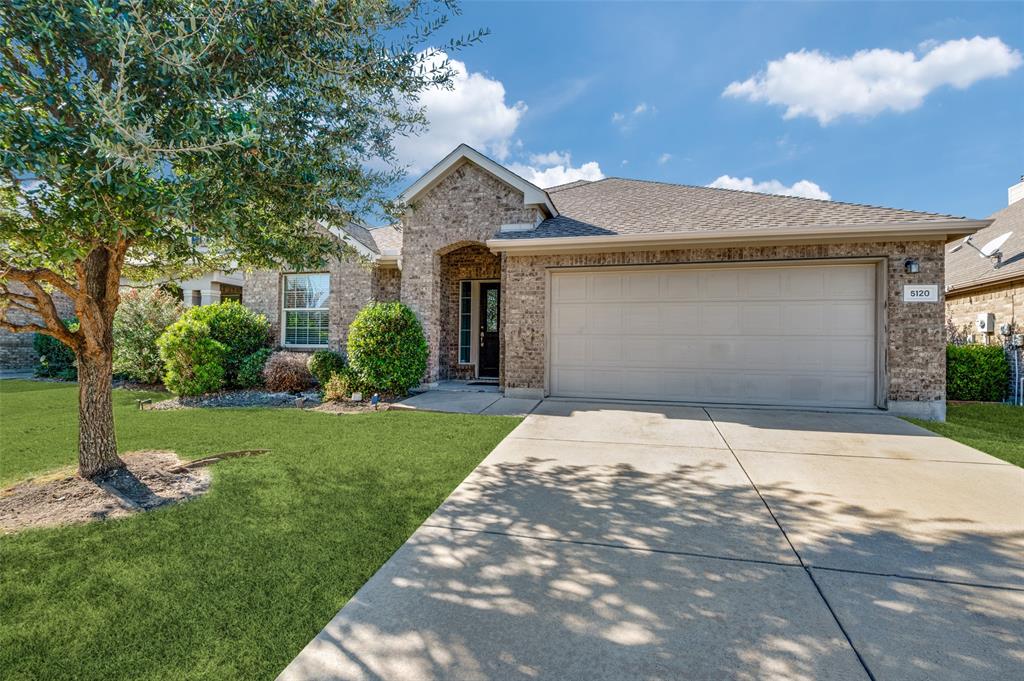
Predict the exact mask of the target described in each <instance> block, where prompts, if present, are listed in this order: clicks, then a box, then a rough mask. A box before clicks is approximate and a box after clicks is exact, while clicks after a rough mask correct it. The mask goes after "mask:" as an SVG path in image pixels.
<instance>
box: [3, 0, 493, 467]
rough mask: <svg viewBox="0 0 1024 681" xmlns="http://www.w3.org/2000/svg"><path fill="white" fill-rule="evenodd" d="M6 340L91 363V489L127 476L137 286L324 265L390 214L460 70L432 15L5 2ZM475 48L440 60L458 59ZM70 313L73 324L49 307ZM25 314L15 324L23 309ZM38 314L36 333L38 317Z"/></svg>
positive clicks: (369, 2) (85, 368) (438, 5)
mask: <svg viewBox="0 0 1024 681" xmlns="http://www.w3.org/2000/svg"><path fill="white" fill-rule="evenodd" d="M0 8H2V9H0V12H2V16H0V327H2V328H4V329H8V330H11V331H16V332H38V333H42V334H48V335H50V336H53V337H54V338H57V339H59V340H61V341H63V342H64V343H65V344H67V345H68V346H70V347H71V348H72V349H73V350H74V352H75V355H76V357H77V360H78V377H79V378H78V382H79V473H80V474H81V475H83V476H85V477H93V476H96V475H98V474H101V473H104V472H106V471H109V470H111V469H114V468H118V467H120V466H122V465H123V463H122V462H121V460H120V458H119V457H118V454H117V443H116V440H115V437H114V422H113V412H112V409H111V373H112V372H111V366H112V359H111V358H112V345H113V333H112V327H113V319H114V312H115V310H116V309H117V306H118V301H119V295H118V293H119V283H120V281H121V280H122V277H128V278H130V279H132V280H136V281H137V280H142V279H146V278H152V277H157V276H168V275H172V276H173V275H174V274H177V273H182V272H184V271H186V270H189V269H191V270H196V269H203V268H212V267H217V266H223V265H224V263H225V262H227V261H230V262H232V263H235V264H237V265H239V266H241V267H272V266H274V265H275V264H277V263H281V262H287V263H289V264H291V265H293V266H308V267H315V266H318V265H320V264H321V263H322V262H323V261H324V260H325V259H326V258H328V257H331V256H334V255H337V249H338V248H339V246H338V242H337V241H336V240H333V239H330V238H327V237H325V236H324V233H323V231H322V230H320V229H318V228H317V227H316V226H315V225H317V224H319V223H321V222H322V221H331V220H338V221H345V220H348V219H350V218H352V217H353V216H356V215H358V214H360V213H363V212H365V211H372V210H378V209H386V207H387V201H386V196H387V190H388V187H389V186H390V185H391V184H392V183H393V181H394V180H395V177H396V172H398V168H397V167H396V166H395V165H394V160H395V159H394V147H393V144H392V143H393V140H394V139H395V137H396V136H397V135H406V134H414V133H417V132H421V131H422V126H423V124H424V123H425V121H424V118H423V115H422V111H421V110H420V109H419V107H418V105H417V95H418V94H419V93H421V92H422V91H424V90H425V89H427V88H431V87H446V86H449V85H450V83H451V78H452V72H451V70H450V69H449V67H448V64H447V62H445V61H442V60H439V59H438V58H437V57H436V51H434V52H432V51H431V50H430V49H425V46H426V45H427V44H428V43H429V42H431V41H432V40H433V36H436V34H437V31H438V30H439V29H441V28H442V27H443V26H444V25H445V21H446V19H447V18H448V17H449V16H450V15H451V14H452V13H454V12H456V11H457V8H456V7H455V6H454V5H453V4H452V3H451V2H446V1H441V2H435V1H433V0H335V1H329V0H190V1H185V0H134V1H132V2H121V1H117V0H71V1H68V2H63V1H61V0H0ZM479 35H480V34H479V33H477V34H473V35H470V36H465V37H462V38H457V39H455V40H452V41H449V42H448V43H447V44H445V45H436V44H435V45H436V47H440V48H441V49H443V50H451V49H458V48H459V47H461V46H462V45H465V44H467V43H469V42H472V41H474V40H476V39H477V38H478V37H479ZM58 292H59V293H60V294H63V295H65V296H67V297H68V298H70V299H71V301H72V302H73V304H74V310H75V316H76V317H77V319H78V322H79V326H78V327H77V329H76V328H74V327H69V326H67V325H66V324H65V323H64V321H63V320H62V319H61V318H60V317H59V315H58V312H57V307H56V306H55V304H54V300H53V297H54V295H55V294H56V293H58ZM15 311H17V312H19V313H20V314H17V315H16V314H11V313H12V312H15ZM25 314H28V315H30V317H31V318H32V319H34V320H35V321H29V322H25V321H24V315H25Z"/></svg>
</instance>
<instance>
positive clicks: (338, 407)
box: [310, 402, 391, 414]
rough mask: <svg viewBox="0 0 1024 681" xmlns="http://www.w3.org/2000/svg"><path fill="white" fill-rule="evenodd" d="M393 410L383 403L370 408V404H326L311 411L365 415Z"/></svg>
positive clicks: (389, 405) (388, 404) (386, 403)
mask: <svg viewBox="0 0 1024 681" xmlns="http://www.w3.org/2000/svg"><path fill="white" fill-rule="evenodd" d="M390 408H391V404H390V403H388V402H381V403H380V404H378V405H377V406H376V407H372V406H370V403H369V402H324V403H323V404H321V405H320V406H318V407H314V408H313V409H311V410H310V411H320V412H324V413H325V414H365V413H368V412H374V411H387V410H388V409H390Z"/></svg>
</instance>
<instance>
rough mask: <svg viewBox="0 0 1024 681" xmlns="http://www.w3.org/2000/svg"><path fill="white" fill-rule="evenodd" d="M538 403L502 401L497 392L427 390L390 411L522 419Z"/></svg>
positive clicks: (538, 401) (405, 400) (514, 399)
mask: <svg viewBox="0 0 1024 681" xmlns="http://www.w3.org/2000/svg"><path fill="white" fill-rule="evenodd" d="M538 404H540V400H524V399H519V398H514V397H503V396H502V394H501V392H499V391H498V390H479V391H473V390H471V389H462V390H430V391H427V392H423V393H420V394H418V395H413V396H412V397H408V398H406V399H404V400H402V401H401V402H399V403H397V404H394V405H392V409H396V408H397V409H416V410H420V411H446V412H452V413H456V414H484V415H487V416H526V415H527V414H529V413H530V412H531V411H533V409H534V407H536V406H537V405H538Z"/></svg>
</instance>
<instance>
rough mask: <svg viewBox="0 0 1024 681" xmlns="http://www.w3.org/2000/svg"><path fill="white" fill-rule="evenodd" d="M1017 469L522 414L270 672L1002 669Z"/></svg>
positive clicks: (794, 676)
mask: <svg viewBox="0 0 1024 681" xmlns="http://www.w3.org/2000/svg"><path fill="white" fill-rule="evenodd" d="M1022 661H1024V471H1022V470H1021V469H1019V468H1017V467H1015V466H1011V465H1009V464H1006V463H1003V462H1001V461H999V460H997V459H994V458H992V457H989V456H987V455H985V454H982V453H981V452H978V451H976V450H974V449H971V448H969V447H966V446H963V445H960V444H958V443H955V442H952V441H950V440H946V439H943V438H940V437H937V436H935V435H932V434H931V433H928V432H927V431H924V430H922V429H919V428H917V427H915V426H912V425H910V424H907V423H905V422H903V421H900V420H898V419H895V418H891V417H887V416H876V415H858V414H824V413H809V412H803V413H801V412H789V411H770V410H742V409H725V408H708V409H703V408H699V407H648V406H643V407H641V406H630V405H612V404H586V403H570V402H559V401H552V400H548V401H545V402H543V403H541V404H540V406H539V407H538V408H537V409H535V410H534V412H533V414H531V415H530V416H529V417H528V418H527V419H526V420H525V421H524V422H523V423H522V424H521V425H520V426H519V427H518V428H517V429H516V430H515V431H514V432H513V433H512V434H511V435H510V436H509V437H508V438H506V439H505V440H504V441H503V442H502V443H501V444H500V445H499V446H498V447H497V448H496V449H495V450H494V451H493V452H492V453H491V454H490V455H489V456H488V457H487V458H486V459H485V460H484V461H483V463H481V465H480V466H479V467H478V468H477V469H476V470H475V471H474V472H473V473H472V474H471V475H470V476H469V477H468V478H467V479H466V480H465V481H464V482H463V483H462V484H461V485H460V486H459V487H458V488H457V489H456V490H455V491H454V492H453V493H452V495H451V497H450V498H449V499H448V500H447V501H446V502H445V503H444V504H443V505H442V506H441V507H440V508H439V509H438V510H437V511H436V512H435V513H434V514H433V516H431V517H430V518H429V519H428V520H427V521H426V522H425V523H424V524H423V526H422V527H421V528H420V529H419V530H417V531H416V532H415V533H414V534H413V536H412V537H411V538H410V539H409V541H408V542H406V544H405V545H404V546H402V548H400V549H399V550H398V551H397V552H396V553H395V554H394V556H392V558H391V559H390V560H389V561H388V562H387V563H386V564H385V565H384V566H383V567H382V568H381V569H380V570H379V571H378V572H377V574H375V575H374V576H373V577H372V578H371V579H370V580H369V581H368V582H367V583H366V585H364V587H363V588H362V589H361V590H360V591H359V592H358V593H357V594H356V596H355V597H354V598H353V599H352V600H351V601H350V602H349V603H348V604H347V605H346V606H345V607H344V608H343V609H342V610H341V612H339V613H338V615H337V616H336V617H335V618H334V619H333V620H332V621H331V622H330V623H329V624H328V625H327V626H326V627H325V628H324V630H323V631H322V632H321V633H320V634H319V635H318V636H317V637H316V638H315V639H314V640H313V641H311V642H310V643H309V645H308V646H306V648H305V649H304V650H303V651H302V652H301V654H300V655H299V656H298V657H297V658H296V659H295V660H294V661H293V662H292V663H291V664H290V665H289V666H288V668H287V669H286V670H285V671H284V672H283V673H282V675H281V678H282V679H286V680H289V681H290V680H296V679H360V680H363V679H388V680H391V679H396V680H397V679H402V680H427V679H457V680H459V681H472V680H474V679H480V680H484V679H486V680H496V679H502V680H504V679H524V680H525V679H533V680H536V679H551V680H556V679H557V680H569V679H580V680H588V681H590V680H597V679H609V680H615V681H620V680H626V679H780V680H782V679H786V680H789V681H792V680H803V681H812V680H815V679H828V680H842V679H879V680H882V679H885V680H889V679H893V680H896V679H899V680H901V681H902V680H906V679H910V680H914V679H921V680H925V679H927V680H928V681H936V680H941V679H1008V678H1013V677H1018V676H1019V675H1020V671H1021V669H1022V664H1024V662H1022Z"/></svg>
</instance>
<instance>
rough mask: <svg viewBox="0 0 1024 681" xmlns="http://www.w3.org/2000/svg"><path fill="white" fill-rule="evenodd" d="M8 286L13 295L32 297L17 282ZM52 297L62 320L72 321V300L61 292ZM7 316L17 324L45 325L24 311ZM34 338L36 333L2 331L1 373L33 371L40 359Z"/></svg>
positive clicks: (16, 311)
mask: <svg viewBox="0 0 1024 681" xmlns="http://www.w3.org/2000/svg"><path fill="white" fill-rule="evenodd" d="M8 286H9V287H10V289H11V291H12V292H13V293H20V294H22V295H31V292H30V291H29V290H28V289H27V288H25V286H24V285H22V284H19V283H17V282H10V283H9V284H8ZM52 297H53V303H54V305H56V307H57V312H58V314H60V316H61V318H62V319H70V318H71V317H74V316H75V305H74V303H72V302H71V299H70V298H68V297H67V296H66V295H64V294H63V293H61V292H60V291H54V292H53V294H52ZM7 316H8V319H10V321H11V322H13V323H15V324H29V323H35V324H42V323H43V320H42V319H40V318H39V317H37V316H36V315H33V314H30V313H28V312H24V311H22V310H11V311H10V312H9V313H8V315H7ZM34 337H35V334H34V333H14V332H13V331H7V330H5V329H0V371H5V372H7V371H11V372H23V371H31V370H32V368H33V367H35V364H36V360H37V359H38V357H37V356H36V351H35V350H34V349H33V348H32V339H33V338H34Z"/></svg>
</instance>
